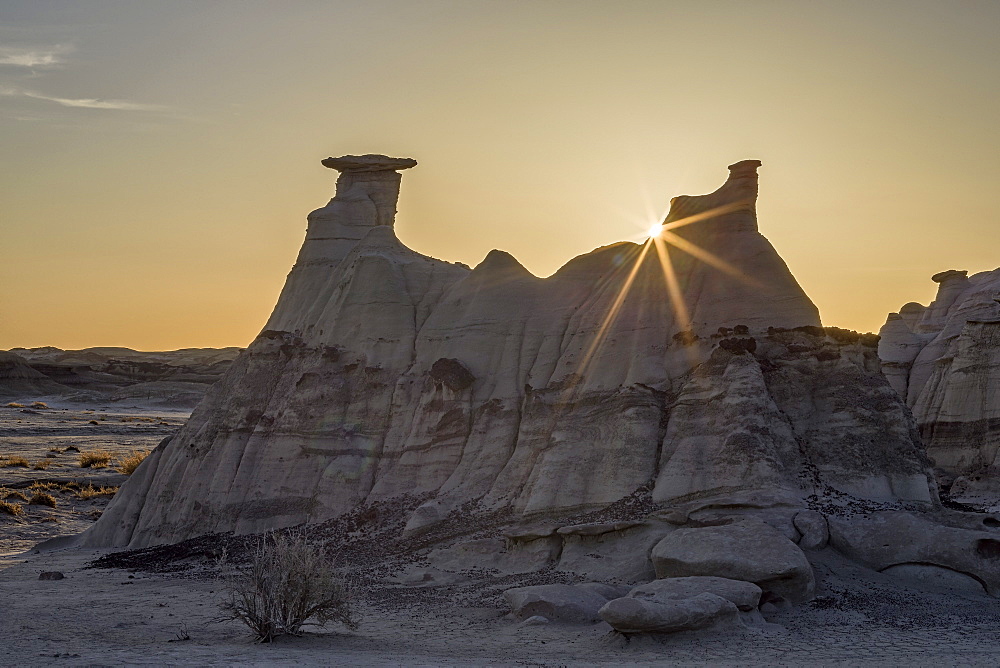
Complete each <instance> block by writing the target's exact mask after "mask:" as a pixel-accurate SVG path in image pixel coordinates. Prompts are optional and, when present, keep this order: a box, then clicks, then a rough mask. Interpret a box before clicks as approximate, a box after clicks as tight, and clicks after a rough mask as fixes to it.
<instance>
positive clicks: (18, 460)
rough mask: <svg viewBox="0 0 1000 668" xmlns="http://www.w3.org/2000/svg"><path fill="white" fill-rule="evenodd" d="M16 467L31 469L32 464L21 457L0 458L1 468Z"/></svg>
mask: <svg viewBox="0 0 1000 668" xmlns="http://www.w3.org/2000/svg"><path fill="white" fill-rule="evenodd" d="M14 466H23V467H24V468H26V469H27V468H31V464H29V463H28V460H27V459H25V458H24V457H19V456H17V455H13V456H7V457H0V467H3V468H11V467H14Z"/></svg>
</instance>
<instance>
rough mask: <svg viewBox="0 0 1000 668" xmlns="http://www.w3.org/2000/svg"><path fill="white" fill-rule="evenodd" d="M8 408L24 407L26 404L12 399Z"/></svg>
mask: <svg viewBox="0 0 1000 668" xmlns="http://www.w3.org/2000/svg"><path fill="white" fill-rule="evenodd" d="M7 408H24V404H19V403H17V402H16V401H12V402H10V403H9V404H7Z"/></svg>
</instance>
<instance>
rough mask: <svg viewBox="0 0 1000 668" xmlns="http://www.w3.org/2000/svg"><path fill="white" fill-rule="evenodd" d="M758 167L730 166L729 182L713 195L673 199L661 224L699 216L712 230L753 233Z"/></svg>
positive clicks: (743, 162)
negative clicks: (702, 217) (703, 217)
mask: <svg viewBox="0 0 1000 668" xmlns="http://www.w3.org/2000/svg"><path fill="white" fill-rule="evenodd" d="M760 166H761V162H760V160H741V161H739V162H736V163H733V164H731V165H729V178H728V179H727V180H726V182H725V183H723V184H722V186H721V187H720V188H719V189H718V190H716V191H715V192H713V193H709V194H708V195H680V196H678V197H674V198H673V199H671V200H670V213H669V214H667V218H666V221H664V222H666V223H673V222H678V221H681V220H683V219H685V218H691V217H693V216H698V215H699V214H701V215H704V216H705V220H704V222H707V223H710V227H712V228H718V229H725V230H727V231H748V232H756V231H757V168H758V167H760ZM699 227H704V226H702V225H699Z"/></svg>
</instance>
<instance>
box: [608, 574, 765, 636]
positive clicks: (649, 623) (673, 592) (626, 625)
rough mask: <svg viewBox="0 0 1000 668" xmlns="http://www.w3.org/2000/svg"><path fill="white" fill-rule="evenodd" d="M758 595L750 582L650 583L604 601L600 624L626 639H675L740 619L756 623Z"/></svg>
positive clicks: (693, 579) (705, 579)
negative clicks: (667, 635) (666, 635)
mask: <svg viewBox="0 0 1000 668" xmlns="http://www.w3.org/2000/svg"><path fill="white" fill-rule="evenodd" d="M760 596H761V590H760V588H759V587H757V586H756V585H754V584H752V583H750V582H741V581H739V580H728V579H726V578H717V577H680V578H667V579H663V580H654V581H653V582H650V583H649V584H646V585H642V586H640V587H636V588H634V589H632V590H631V591H630V592H629V593H628V595H627V596H624V597H622V598H616V599H612V600H611V601H608V603H607V604H605V605H604V607H602V608H601V609H600V610H599V614H600V615H601V618H603V619H604V621H606V622H607V623H608V624H610V625H611V626H612V627H613V628H614V629H615V630H616V631H618V632H619V633H624V634H636V633H676V632H678V631H694V630H697V629H701V628H704V627H707V626H715V627H719V626H721V625H726V624H728V625H730V626H738V622H739V621H740V617H741V615H740V613H750V614H748V615H747V617H750V618H751V619H753V620H756V617H755V616H756V615H757V614H759V613H757V612H756V610H757V605H758V603H759V602H760Z"/></svg>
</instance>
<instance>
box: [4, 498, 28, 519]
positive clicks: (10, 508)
mask: <svg viewBox="0 0 1000 668" xmlns="http://www.w3.org/2000/svg"><path fill="white" fill-rule="evenodd" d="M23 514H24V506H22V505H20V504H18V503H11V502H10V501H0V515H12V516H14V517H20V516H21V515H23Z"/></svg>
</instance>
